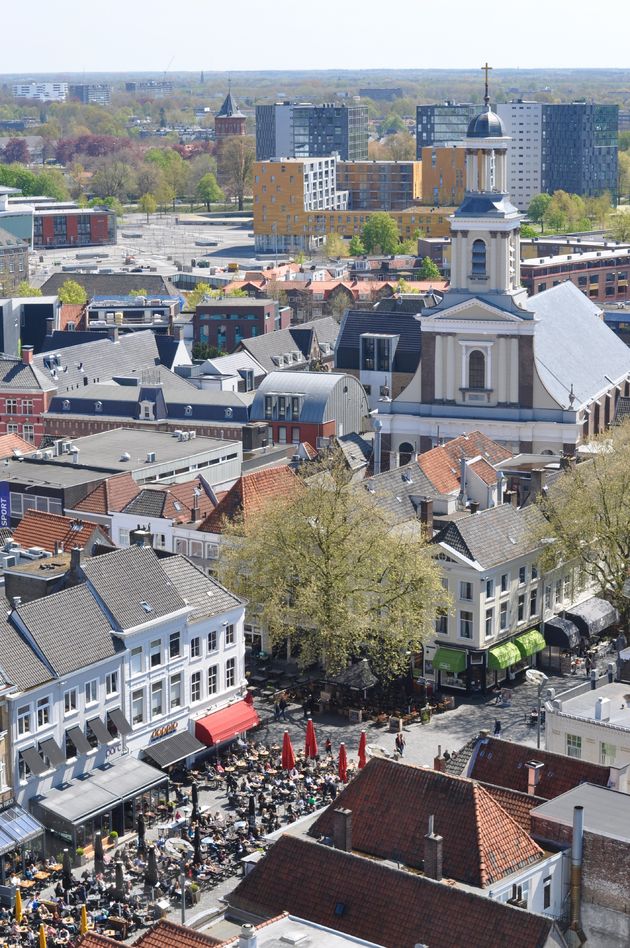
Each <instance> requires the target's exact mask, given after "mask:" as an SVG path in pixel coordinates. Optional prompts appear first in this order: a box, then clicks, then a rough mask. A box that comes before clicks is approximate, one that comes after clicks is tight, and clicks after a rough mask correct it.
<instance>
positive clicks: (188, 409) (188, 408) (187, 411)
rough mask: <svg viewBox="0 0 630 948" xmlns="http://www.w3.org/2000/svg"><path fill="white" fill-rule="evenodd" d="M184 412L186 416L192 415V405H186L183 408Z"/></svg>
mask: <svg viewBox="0 0 630 948" xmlns="http://www.w3.org/2000/svg"><path fill="white" fill-rule="evenodd" d="M184 414H185V415H188V416H190V415H192V405H186V407H185V408H184Z"/></svg>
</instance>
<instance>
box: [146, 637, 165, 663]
mask: <svg viewBox="0 0 630 948" xmlns="http://www.w3.org/2000/svg"><path fill="white" fill-rule="evenodd" d="M154 658H157V662H154V661H153V659H154ZM161 664H162V639H153V641H152V642H151V644H150V646H149V668H159V667H160V665H161Z"/></svg>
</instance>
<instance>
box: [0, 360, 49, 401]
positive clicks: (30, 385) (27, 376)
mask: <svg viewBox="0 0 630 948" xmlns="http://www.w3.org/2000/svg"><path fill="white" fill-rule="evenodd" d="M0 385H1V386H2V389H3V390H4V389H13V388H14V389H17V390H18V391H20V392H25V391H38V390H40V389H42V390H43V391H45V392H50V391H52V390H53V389H54V387H55V386H54V384H53V383H52V381H50V379H47V378H46V374H45V373H42V372H40V371H38V368H37V366H36V365H35V364H33V365H25V364H24V363H23V362H22V360H21V359H12V358H10V357H9V356H4V358H0Z"/></svg>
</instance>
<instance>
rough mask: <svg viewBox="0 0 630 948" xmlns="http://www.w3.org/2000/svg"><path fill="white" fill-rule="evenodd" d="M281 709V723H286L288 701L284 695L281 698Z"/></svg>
mask: <svg viewBox="0 0 630 948" xmlns="http://www.w3.org/2000/svg"><path fill="white" fill-rule="evenodd" d="M279 709H280V720H281V721H286V719H287V699H286V698H285V696H284V695H282V697H281V698H280V704H279Z"/></svg>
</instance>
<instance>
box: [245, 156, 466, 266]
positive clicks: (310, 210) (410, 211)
mask: <svg viewBox="0 0 630 948" xmlns="http://www.w3.org/2000/svg"><path fill="white" fill-rule="evenodd" d="M337 164H338V162H337V159H336V158H308V159H307V158H305V159H298V158H291V159H281V158H280V159H272V160H270V161H257V162H255V163H254V185H253V196H254V235H255V246H256V250H258V251H261V252H263V253H265V252H266V253H290V252H299V251H310V250H315V249H317V248H318V247H320V246H322V245H323V244H324V242H325V240H326V237H327V236H328V234H339V236H340V237H343V238H345V239H350V238H352V237H353V236H355V234H356V235H359V234H360V233H361V231H362V229H363V226H364V225H365V222H366V221H367V219H368V217H369V215H370V213H373V212H374V210H380V209H381V208H371V209H370V210H368V209H365V208H359V209H355V208H353V207H352V206H351V201H350V194H351V192H349V191H348V190H342V189H341V188H340V187H338V182H337ZM357 164H359V163H357ZM360 164H366V165H369V164H371V162H365V163H363V162H361V163H360ZM374 164H375V165H377V164H378V162H376V163H374ZM388 164H389V163H388ZM372 173H373V174H375V173H376V172H372ZM453 211H454V208H452V207H448V208H447V207H444V208H435V207H426V206H424V207H423V206H421V205H412V206H411V207H408V208H405V209H403V210H391V211H389V212H388V213H390V214H391V216H392V217H393V218H394V219H395V220H396V222H397V224H398V228H399V231H400V236H401V238H402V239H403V240H409V239H411V238H412V237H413V236H414V234H416V232H418V231H419V232H420V234H422V235H424V236H427V237H445V236H447V235H448V233H449V229H450V224H449V215H450V214H451V213H453Z"/></svg>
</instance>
